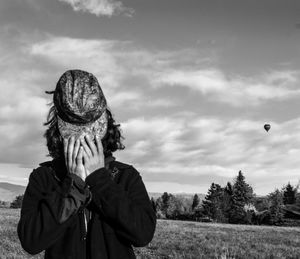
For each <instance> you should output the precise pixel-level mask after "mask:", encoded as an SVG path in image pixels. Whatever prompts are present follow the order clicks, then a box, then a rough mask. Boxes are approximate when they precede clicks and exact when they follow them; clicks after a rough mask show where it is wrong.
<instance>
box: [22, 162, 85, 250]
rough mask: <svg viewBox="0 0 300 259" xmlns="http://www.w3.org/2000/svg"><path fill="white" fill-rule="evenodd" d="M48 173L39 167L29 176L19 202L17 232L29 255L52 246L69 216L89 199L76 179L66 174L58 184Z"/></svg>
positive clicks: (67, 223)
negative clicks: (21, 200)
mask: <svg viewBox="0 0 300 259" xmlns="http://www.w3.org/2000/svg"><path fill="white" fill-rule="evenodd" d="M49 170H50V169H48V168H43V167H40V168H38V169H35V170H34V171H33V172H32V173H31V175H30V177H29V183H28V186H27V188H26V190H25V194H24V198H23V202H22V209H21V217H20V220H19V223H18V227H17V231H18V236H19V239H20V242H21V245H22V247H23V248H24V250H25V251H27V252H28V253H30V254H37V253H40V252H41V251H43V250H45V249H46V248H48V247H50V246H51V245H52V244H53V243H55V241H56V240H57V239H59V238H60V237H61V236H62V235H63V233H64V232H65V230H66V229H67V228H68V227H69V226H70V225H71V224H72V222H74V220H72V219H74V218H73V217H72V216H73V215H74V214H76V212H77V211H78V209H79V207H80V206H85V205H86V204H87V202H88V201H89V200H90V198H91V196H90V192H89V190H88V189H87V188H86V189H85V188H84V187H83V186H84V185H85V183H84V182H83V181H82V180H81V178H80V177H78V176H77V175H72V174H70V175H69V176H68V177H66V178H65V179H64V180H63V181H62V182H61V184H58V182H57V181H56V180H54V177H52V172H50V171H49ZM49 175H51V177H49ZM78 178H79V179H78ZM80 180H81V181H80Z"/></svg>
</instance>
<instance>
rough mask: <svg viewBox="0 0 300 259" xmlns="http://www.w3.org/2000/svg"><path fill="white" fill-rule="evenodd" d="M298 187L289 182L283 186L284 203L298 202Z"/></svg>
mask: <svg viewBox="0 0 300 259" xmlns="http://www.w3.org/2000/svg"><path fill="white" fill-rule="evenodd" d="M296 195H297V188H296V187H295V188H294V187H293V186H292V185H291V184H290V183H288V184H287V185H286V186H285V187H284V188H283V203H284V204H295V203H296Z"/></svg>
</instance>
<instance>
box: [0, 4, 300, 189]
mask: <svg viewBox="0 0 300 259" xmlns="http://www.w3.org/2000/svg"><path fill="white" fill-rule="evenodd" d="M299 14H300V2H299V1H298V0H285V1H279V0H261V1H253V0H242V1H241V0H227V1H221V0H210V1H204V0H203V1H202V0H187V1H182V0H164V1H160V0H151V1H149V0H131V1H129V0H126V1H123V0H121V1H116V0H82V1H80V0H0V60H1V62H0V67H1V69H0V89H1V94H0V121H1V123H0V137H1V148H0V181H6V182H11V183H16V184H22V185H26V184H27V182H28V176H29V174H30V173H31V171H32V169H33V168H36V167H38V164H39V163H40V162H43V161H45V160H49V159H50V158H49V157H47V156H46V155H47V149H46V147H45V139H44V138H43V137H42V135H43V132H44V131H45V127H44V126H43V125H42V124H43V122H45V120H46V116H47V112H48V109H49V106H47V104H48V103H49V102H51V99H50V97H49V96H47V95H46V94H45V93H44V92H45V90H53V89H54V88H55V84H56V82H57V80H58V78H59V77H60V75H61V74H62V73H63V72H64V71H66V70H68V69H72V68H78V69H82V70H87V71H89V72H91V73H93V74H95V75H96V76H97V78H98V80H99V82H100V84H101V86H102V88H103V91H104V93H105V95H106V97H107V99H108V103H109V107H110V108H111V110H112V112H113V114H114V116H115V119H116V120H117V121H118V122H120V123H121V126H122V131H123V135H124V137H125V140H124V144H125V146H126V149H125V150H124V151H120V152H116V153H115V156H116V157H117V159H118V160H120V161H123V162H125V163H129V164H132V165H134V167H135V168H136V169H137V170H138V171H139V172H140V174H141V176H142V178H143V180H144V182H145V185H146V188H147V190H148V191H151V192H164V191H167V192H173V193H175V192H188V193H195V192H197V193H201V192H202V193H206V192H207V189H208V187H209V185H210V184H211V182H215V183H219V184H221V185H225V184H226V182H227V181H232V180H233V179H234V177H235V176H236V175H237V173H238V171H239V170H242V171H243V172H244V175H245V176H246V180H247V181H248V182H249V183H250V184H251V185H252V186H253V188H254V191H255V193H256V194H259V195H262V194H267V193H269V192H271V191H273V190H274V189H275V188H281V187H282V186H283V185H285V184H287V183H288V182H291V183H292V184H297V183H298V181H299V179H300V104H299V102H300V44H299V42H300V16H299ZM265 123H270V124H271V127H272V128H271V130H270V131H269V132H268V133H267V132H266V131H265V130H264V129H263V125H264V124H265Z"/></svg>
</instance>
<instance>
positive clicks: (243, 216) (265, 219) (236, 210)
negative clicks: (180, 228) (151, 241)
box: [151, 171, 300, 225]
mask: <svg viewBox="0 0 300 259" xmlns="http://www.w3.org/2000/svg"><path fill="white" fill-rule="evenodd" d="M151 203H152V206H153V208H154V209H155V211H156V215H157V217H158V218H166V219H179V220H180V219H181V220H194V221H206V222H220V223H232V224H265V225H282V224H284V223H287V222H292V223H293V224H295V220H297V219H300V195H299V194H298V186H295V187H294V186H292V185H291V184H290V183H288V184H287V185H286V186H284V187H283V188H282V189H281V190H279V189H275V190H274V191H273V192H271V193H269V194H268V195H267V196H264V197H259V196H256V195H255V194H254V192H253V188H252V187H251V186H250V184H248V183H247V182H246V180H245V177H244V175H243V173H242V172H241V171H239V173H238V175H237V177H236V178H235V179H234V182H233V183H231V182H228V183H227V184H226V186H224V187H222V186H221V185H219V184H217V183H212V184H211V185H210V188H209V189H208V192H207V194H206V196H205V198H204V199H203V200H202V201H200V199H199V196H198V195H197V194H195V195H194V196H193V198H192V200H191V201H187V200H186V199H185V198H182V197H176V196H174V195H173V194H170V193H167V192H164V193H163V195H162V196H161V197H159V198H158V199H156V200H155V199H154V198H153V197H152V198H151ZM291 220H293V221H291ZM296 223H297V222H296ZM297 224H300V222H299V223H297Z"/></svg>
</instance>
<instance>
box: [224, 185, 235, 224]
mask: <svg viewBox="0 0 300 259" xmlns="http://www.w3.org/2000/svg"><path fill="white" fill-rule="evenodd" d="M232 196H233V187H232V184H231V183H230V182H228V183H227V185H226V186H225V187H224V191H223V201H222V211H223V214H224V219H225V222H228V221H229V217H230V211H231V209H232V204H233V202H232Z"/></svg>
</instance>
